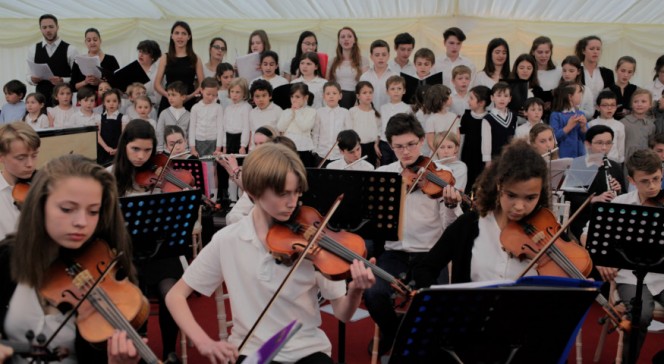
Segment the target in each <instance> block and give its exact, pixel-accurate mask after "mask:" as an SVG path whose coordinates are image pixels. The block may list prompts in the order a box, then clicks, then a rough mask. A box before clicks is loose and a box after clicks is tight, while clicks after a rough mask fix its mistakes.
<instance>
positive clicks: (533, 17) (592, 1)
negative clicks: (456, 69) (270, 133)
mask: <svg viewBox="0 0 664 364" xmlns="http://www.w3.org/2000/svg"><path fill="white" fill-rule="evenodd" d="M45 11H47V12H51V13H54V14H57V16H58V17H60V18H62V19H71V18H101V19H103V18H143V19H172V18H178V17H185V18H219V19H358V18H359V19H361V18H364V19H376V18H378V19H381V18H410V17H436V16H467V17H481V18H493V19H506V18H507V19H513V20H528V21H537V20H540V21H554V22H584V23H621V24H663V23H664V6H662V2H661V1H660V0H557V1H550V0H500V1H491V0H461V1H459V0H355V1H352V0H323V1H315V0H242V1H238V0H199V1H172V0H135V1H127V0H115V1H107V0H62V1H52V0H51V1H43V0H23V1H16V0H2V1H0V18H25V19H29V18H37V17H39V16H40V15H41V14H43V13H44V12H45Z"/></svg>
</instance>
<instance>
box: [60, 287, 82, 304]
mask: <svg viewBox="0 0 664 364" xmlns="http://www.w3.org/2000/svg"><path fill="white" fill-rule="evenodd" d="M67 294H69V295H70V296H72V297H74V299H75V300H76V301H80V300H81V298H80V297H79V296H77V295H76V293H74V292H72V291H71V290H69V289H66V290H64V291H62V297H63V298H64V297H65V295H67Z"/></svg>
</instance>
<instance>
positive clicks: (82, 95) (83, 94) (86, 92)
mask: <svg viewBox="0 0 664 364" xmlns="http://www.w3.org/2000/svg"><path fill="white" fill-rule="evenodd" d="M90 96H94V97H97V93H96V92H95V90H93V89H92V88H90V87H87V86H84V87H81V88H79V89H78V92H77V93H76V98H77V99H78V100H79V101H81V100H85V99H87V98H88V97H90Z"/></svg>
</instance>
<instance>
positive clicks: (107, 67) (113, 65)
mask: <svg viewBox="0 0 664 364" xmlns="http://www.w3.org/2000/svg"><path fill="white" fill-rule="evenodd" d="M99 66H100V67H101V68H103V69H104V71H105V72H111V73H112V72H115V71H117V70H118V69H120V64H119V63H118V60H117V59H115V57H113V56H112V55H110V54H105V55H104V59H103V60H102V61H101V62H100V63H99ZM83 80H85V76H84V75H83V73H81V69H80V68H79V67H78V64H77V63H76V62H74V67H72V69H71V82H70V83H69V84H70V86H71V89H72V90H76V84H77V83H79V82H81V81H83ZM86 87H89V88H91V89H93V90H95V91H97V89H98V88H99V85H87V86H86ZM125 91H127V90H120V92H125Z"/></svg>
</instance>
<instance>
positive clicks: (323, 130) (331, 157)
mask: <svg viewBox="0 0 664 364" xmlns="http://www.w3.org/2000/svg"><path fill="white" fill-rule="evenodd" d="M323 98H324V99H325V106H324V107H321V108H320V109H318V110H316V114H317V118H316V123H315V124H314V129H313V141H314V153H316V154H317V155H318V158H319V159H322V158H327V161H335V160H337V159H339V158H341V154H340V153H339V149H338V148H337V147H335V141H336V137H337V135H338V134H339V132H341V131H342V130H345V129H349V128H350V127H351V120H350V113H349V112H348V110H347V109H344V108H343V107H341V106H339V101H341V86H340V85H339V84H338V83H337V82H333V81H328V82H326V83H325V86H324V87H323ZM319 163H320V160H319Z"/></svg>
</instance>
